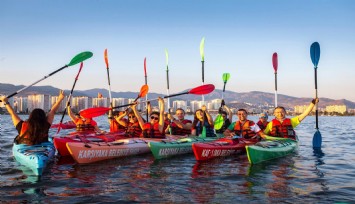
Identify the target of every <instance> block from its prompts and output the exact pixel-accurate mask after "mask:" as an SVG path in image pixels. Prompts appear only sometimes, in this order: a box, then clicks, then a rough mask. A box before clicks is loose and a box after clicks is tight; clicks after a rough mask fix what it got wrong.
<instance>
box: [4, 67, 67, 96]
mask: <svg viewBox="0 0 355 204" xmlns="http://www.w3.org/2000/svg"><path fill="white" fill-rule="evenodd" d="M67 67H69V66H68V65H65V66H64V67H62V68H59V69H57V70H55V71H54V72H52V73H50V74H48V75H47V76H44V77H43V78H42V79H40V80H38V81H36V82H34V83H32V84H31V85H28V86H26V87H23V88H22V89H20V90H18V91H16V92H15V93H12V94H10V95H8V96H7V97H6V98H11V97H13V96H15V95H16V94H18V93H20V92H22V91H24V90H26V89H28V88H30V87H31V86H33V85H35V84H37V83H39V82H41V81H43V80H45V79H47V78H48V77H50V76H52V75H53V74H55V73H57V72H59V71H61V70H63V69H65V68H67ZM0 102H1V100H0Z"/></svg>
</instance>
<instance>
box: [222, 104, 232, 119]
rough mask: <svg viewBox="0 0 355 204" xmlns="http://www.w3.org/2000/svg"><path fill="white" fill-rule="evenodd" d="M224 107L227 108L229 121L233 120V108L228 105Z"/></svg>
mask: <svg viewBox="0 0 355 204" xmlns="http://www.w3.org/2000/svg"><path fill="white" fill-rule="evenodd" d="M223 108H224V109H226V112H227V114H228V116H227V117H228V119H229V121H230V122H232V119H233V113H232V111H231V109H229V108H228V106H227V105H224V106H223Z"/></svg>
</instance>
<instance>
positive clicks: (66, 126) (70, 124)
mask: <svg viewBox="0 0 355 204" xmlns="http://www.w3.org/2000/svg"><path fill="white" fill-rule="evenodd" d="M59 126H60V127H61V128H62V129H74V128H76V125H75V123H74V122H73V121H67V122H64V123H62V124H53V125H51V128H58V127H59Z"/></svg>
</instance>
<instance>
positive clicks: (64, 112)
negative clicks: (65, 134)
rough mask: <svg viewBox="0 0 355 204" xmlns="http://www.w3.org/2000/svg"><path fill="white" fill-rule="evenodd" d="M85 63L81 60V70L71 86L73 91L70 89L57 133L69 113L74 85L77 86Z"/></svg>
mask: <svg viewBox="0 0 355 204" xmlns="http://www.w3.org/2000/svg"><path fill="white" fill-rule="evenodd" d="M83 65H84V63H83V62H81V63H80V69H79V72H78V74H77V75H76V77H75V80H74V84H73V86H72V88H71V91H70V94H69V96H68V100H67V105H66V106H65V109H64V111H63V114H62V118H61V119H60V122H59V126H58V130H57V133H56V134H58V133H59V132H60V129H61V128H62V124H63V119H64V116H65V114H66V113H67V107H68V106H70V100H71V96H72V95H73V90H74V87H75V84H76V82H77V81H78V78H79V74H80V72H81V69H82V68H83Z"/></svg>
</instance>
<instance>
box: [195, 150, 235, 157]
mask: <svg viewBox="0 0 355 204" xmlns="http://www.w3.org/2000/svg"><path fill="white" fill-rule="evenodd" d="M239 152H241V150H240V151H238V150H235V149H223V150H221V149H213V150H211V149H204V150H202V153H201V157H209V156H212V157H223V156H229V155H231V154H237V153H239Z"/></svg>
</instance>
